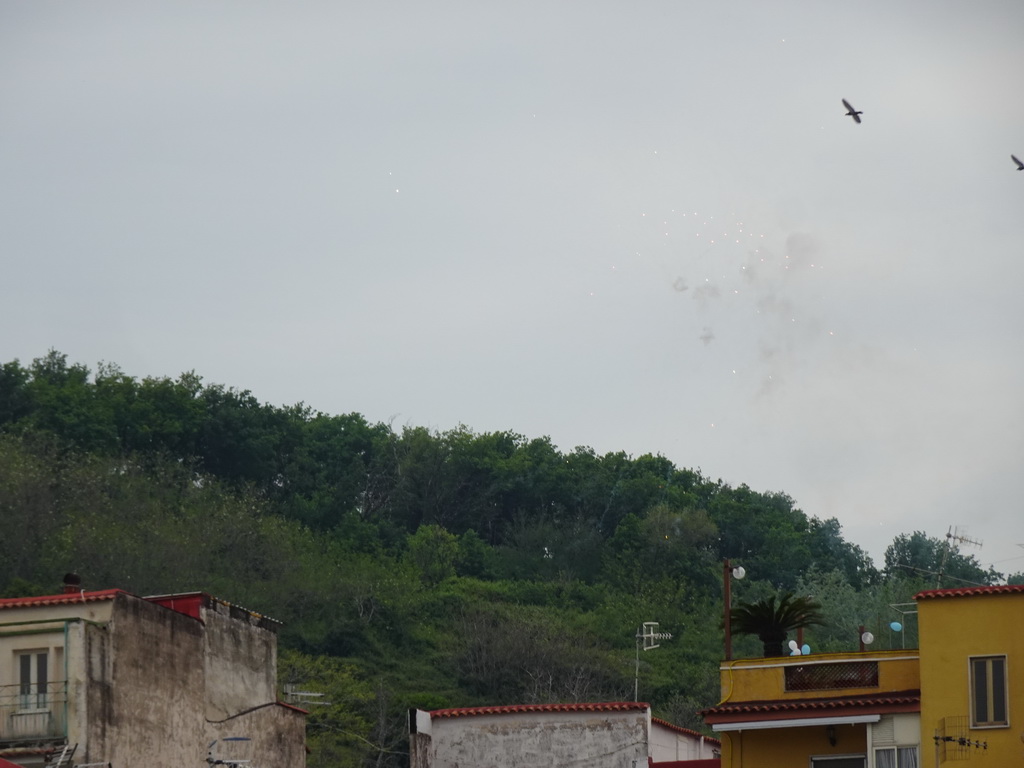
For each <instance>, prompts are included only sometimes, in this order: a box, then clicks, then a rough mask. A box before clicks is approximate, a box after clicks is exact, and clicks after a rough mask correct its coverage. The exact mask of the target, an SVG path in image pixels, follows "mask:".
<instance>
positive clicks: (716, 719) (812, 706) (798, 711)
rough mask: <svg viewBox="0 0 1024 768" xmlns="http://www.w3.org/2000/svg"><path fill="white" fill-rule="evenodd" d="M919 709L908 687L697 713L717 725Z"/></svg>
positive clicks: (745, 704) (727, 706) (737, 705)
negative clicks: (897, 689)
mask: <svg viewBox="0 0 1024 768" xmlns="http://www.w3.org/2000/svg"><path fill="white" fill-rule="evenodd" d="M920 711H921V692H920V691H919V690H912V691H896V692H893V693H882V694H878V693H874V694H868V695H861V696H834V697H832V698H827V699H824V698H823V699H785V700H778V699H776V700H774V701H741V702H735V703H732V702H730V703H727V704H719V705H718V706H717V707H710V708H708V709H704V710H701V712H700V714H701V716H702V717H703V718H704V721H705V722H707V723H711V724H713V725H717V724H719V723H738V722H743V721H746V720H751V719H754V720H797V719H801V718H805V717H829V716H835V715H842V714H844V713H851V712H857V713H861V714H871V715H874V714H893V713H896V712H920Z"/></svg>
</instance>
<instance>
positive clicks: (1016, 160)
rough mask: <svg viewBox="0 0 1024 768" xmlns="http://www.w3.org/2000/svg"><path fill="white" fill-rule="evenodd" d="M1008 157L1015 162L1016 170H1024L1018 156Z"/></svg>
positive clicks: (1023, 165) (1023, 164)
mask: <svg viewBox="0 0 1024 768" xmlns="http://www.w3.org/2000/svg"><path fill="white" fill-rule="evenodd" d="M1010 159H1011V160H1013V162H1015V163H1016V164H1017V170H1018V171H1024V163H1022V162H1021V161H1020V158H1019V157H1017V156H1016V155H1010Z"/></svg>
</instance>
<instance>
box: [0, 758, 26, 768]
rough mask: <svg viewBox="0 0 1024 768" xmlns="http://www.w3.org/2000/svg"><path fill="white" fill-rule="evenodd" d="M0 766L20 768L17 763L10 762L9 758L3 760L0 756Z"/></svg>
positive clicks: (2, 767) (1, 767) (0, 767)
mask: <svg viewBox="0 0 1024 768" xmlns="http://www.w3.org/2000/svg"><path fill="white" fill-rule="evenodd" d="M0 768H21V766H20V765H18V764H17V763H12V762H11V761H10V760H4V759H3V758H2V757H0Z"/></svg>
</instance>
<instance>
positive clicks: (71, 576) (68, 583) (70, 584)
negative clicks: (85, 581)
mask: <svg viewBox="0 0 1024 768" xmlns="http://www.w3.org/2000/svg"><path fill="white" fill-rule="evenodd" d="M62 591H63V593H64V594H65V595H72V594H77V593H78V592H81V591H82V579H81V577H80V576H79V575H78V574H77V573H65V574H64V589H63V590H62Z"/></svg>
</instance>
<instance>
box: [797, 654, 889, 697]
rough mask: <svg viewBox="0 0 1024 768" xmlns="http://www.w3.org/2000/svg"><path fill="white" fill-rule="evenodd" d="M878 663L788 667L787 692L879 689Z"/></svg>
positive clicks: (843, 662) (860, 662)
mask: <svg viewBox="0 0 1024 768" xmlns="http://www.w3.org/2000/svg"><path fill="white" fill-rule="evenodd" d="M877 687H878V662H877V661H837V662H834V663H831V664H806V665H803V666H796V665H794V666H791V667H786V690H787V691H834V690H837V689H841V688H877Z"/></svg>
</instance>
